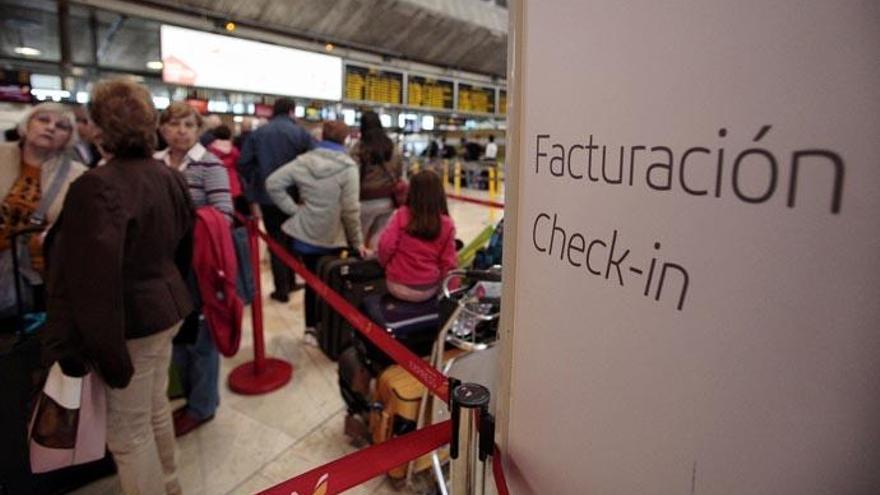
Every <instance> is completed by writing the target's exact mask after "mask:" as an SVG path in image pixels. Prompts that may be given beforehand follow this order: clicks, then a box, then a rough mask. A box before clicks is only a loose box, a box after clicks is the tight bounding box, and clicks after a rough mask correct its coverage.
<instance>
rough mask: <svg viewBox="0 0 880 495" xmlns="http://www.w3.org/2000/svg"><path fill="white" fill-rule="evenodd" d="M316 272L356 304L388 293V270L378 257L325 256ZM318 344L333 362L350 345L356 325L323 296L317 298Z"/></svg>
mask: <svg viewBox="0 0 880 495" xmlns="http://www.w3.org/2000/svg"><path fill="white" fill-rule="evenodd" d="M317 275H318V277H320V278H321V280H322V281H323V282H324V283H325V284H327V285H328V286H329V287H330V288H331V289H332V290H334V291H335V292H337V293H338V294H340V295H341V296H342V297H344V298H345V300H346V301H348V302H349V303H351V304H352V305H353V306H354V307H356V308H358V307H360V305H361V303H362V302H363V300H364V298H366V297H367V296H370V295H372V294H384V293H385V290H386V289H385V270H384V269H382V266H381V265H379V262H378V261H377V260H375V259H370V260H363V259H360V258H354V257H339V256H325V257H324V258H321V259H320V260H319V261H318V268H317ZM315 304H316V305H317V307H316V308H315V314H316V315H317V316H318V323H317V326H316V328H315V330H316V331H317V332H318V345H319V346H320V347H321V350H322V351H323V352H324V354H326V355H327V357H329V358H330V359H333V360H334V361H335V360H336V359H338V358H339V354H340V353H341V352H342V351H343V350H344V349H345V348H346V347H348V346H349V345H350V344H351V335H352V332H353V331H355V330H354V328H352V326H351V325H350V324H349V323H348V322H347V321H346V320H345V318H343V317H342V316H340V315H339V314H338V313H337V312H336V310H334V309H333V308H332V307H330V305H329V304H327V303H326V302H324V300H323V299H321V298H320V297H318V298H316V301H315Z"/></svg>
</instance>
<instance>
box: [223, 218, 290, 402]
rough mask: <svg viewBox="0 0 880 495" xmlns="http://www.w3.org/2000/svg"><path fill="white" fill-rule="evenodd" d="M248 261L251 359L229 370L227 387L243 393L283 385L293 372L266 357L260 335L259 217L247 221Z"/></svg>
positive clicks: (259, 392)
mask: <svg viewBox="0 0 880 495" xmlns="http://www.w3.org/2000/svg"><path fill="white" fill-rule="evenodd" d="M246 226H247V232H248V242H249V244H250V250H251V265H252V266H253V274H254V298H253V302H251V321H252V325H251V326H252V330H253V335H254V360H253V361H248V362H246V363H244V364H241V365H239V366H237V367H236V368H235V369H234V370H232V372H231V373H230V374H229V388H231V389H232V390H233V391H235V392H238V393H240V394H244V395H259V394H265V393H268V392H271V391H273V390H276V389H278V388H281V387H283V386H284V385H285V384H286V383H287V382H289V381H290V379H291V377H292V376H293V365H291V364H290V363H288V362H287V361H283V360H281V359H277V358H271V357H270V358H267V357H266V343H265V340H264V336H263V296H262V295H263V291H262V288H261V286H260V243H259V240H258V234H257V232H258V229H259V225H258V220H257V219H256V218H255V217H250V218H248V219H247V221H246Z"/></svg>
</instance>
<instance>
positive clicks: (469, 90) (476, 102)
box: [458, 83, 495, 113]
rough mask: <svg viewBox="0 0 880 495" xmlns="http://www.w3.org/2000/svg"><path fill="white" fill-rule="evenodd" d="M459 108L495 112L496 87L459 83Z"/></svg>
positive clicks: (460, 109)
mask: <svg viewBox="0 0 880 495" xmlns="http://www.w3.org/2000/svg"><path fill="white" fill-rule="evenodd" d="M458 110H459V111H461V112H476V113H495V88H489V87H485V86H471V85H470V84H464V83H458Z"/></svg>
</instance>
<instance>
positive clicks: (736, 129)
mask: <svg viewBox="0 0 880 495" xmlns="http://www.w3.org/2000/svg"><path fill="white" fill-rule="evenodd" d="M521 7H522V11H523V14H524V18H523V19H524V20H523V22H524V24H523V25H524V26H525V27H524V30H523V32H520V33H515V36H517V37H518V39H519V40H520V41H519V42H518V44H517V48H518V50H520V52H519V54H518V56H520V57H521V59H519V62H520V63H521V65H519V67H520V70H521V73H520V74H519V75H518V80H517V81H516V85H515V87H516V89H517V91H520V92H521V93H520V94H519V95H518V96H521V97H522V101H524V107H523V108H522V109H521V111H522V113H521V118H520V120H519V123H517V125H518V130H517V132H515V134H516V135H518V136H519V137H520V145H519V148H518V150H519V153H520V163H519V164H518V167H519V172H518V174H519V177H520V180H521V181H522V183H521V185H520V189H519V193H520V194H519V197H518V199H517V201H518V216H517V220H518V221H517V224H516V232H517V236H516V238H515V239H508V242H510V241H513V242H515V248H516V253H517V254H516V256H517V266H516V271H515V273H516V282H515V287H516V294H515V296H514V299H515V309H514V310H513V311H514V315H515V320H514V322H515V327H514V332H513V354H512V373H513V375H512V378H511V389H510V408H509V411H508V428H507V430H508V432H509V433H508V438H507V449H508V455H509V459H510V466H511V468H512V469H511V470H512V474H513V478H514V479H513V480H512V483H513V486H512V493H518V494H519V493H554V494H563V493H565V494H575V493H577V494H580V493H584V494H701V493H704V494H749V495H756V494H789V493H790V494H877V493H880V483H878V480H880V469H878V466H880V428H878V421H880V153H878V151H877V149H878V148H877V147H878V137H880V94H878V87H880V63H878V60H880V52H878V49H880V29H878V26H880V4H878V3H877V2H864V1H854V0H842V1H836V2H832V1H819V0H778V1H773V2H766V1H762V0H743V1H736V2H731V1H726V0H707V1H686V0H672V1H666V2H654V1H650V0H641V1H618V0H594V1H590V2H583V1H580V0H555V1H551V2H543V1H541V2H539V1H535V0H524V1H523V4H522V6H521ZM515 101H520V100H519V98H517V99H516V100H515ZM505 273H508V272H505Z"/></svg>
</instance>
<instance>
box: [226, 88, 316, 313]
mask: <svg viewBox="0 0 880 495" xmlns="http://www.w3.org/2000/svg"><path fill="white" fill-rule="evenodd" d="M295 108H296V102H295V101H294V100H293V99H292V98H279V99H277V100H275V106H274V108H273V109H272V113H273V117H272V120H270V121H269V123H268V124H266V125H264V126H262V127H260V128H259V129H257V130H256V131H254V132H253V133H251V135H250V136H249V137H248V139H247V140H246V141H245V143H244V149H242V150H241V158H239V160H238V171H239V172H240V173H241V176H242V177H243V178H244V180H245V182H246V192H245V194H246V195H247V198H248V200H249V201H251V203H257V204H258V205H259V210H260V213H261V214H262V216H263V224H265V225H266V230H267V231H268V232H269V235H270V236H272V237H273V238H274V239H275V240H277V241H278V242H280V243H281V244H282V245H285V246H286V245H287V244H288V242H287V239H286V236H285V235H284V233H283V232H282V231H281V224H283V223H284V221H285V220H287V215H285V214H284V212H282V211H281V210H280V209H278V207H277V206H275V203H273V202H272V199H271V198H270V197H269V195H268V194H267V193H266V177H269V175H271V174H272V172H274V171H275V170H277V169H278V168H280V167H281V166H282V165H284V164H285V163H288V162H290V161H292V160H293V159H294V158H296V157H297V156H299V155H300V154H302V153H305V152H306V151H309V150H310V149H312V138H311V136H310V135H309V133H308V132H306V130H305V129H303V128H302V127H300V126H298V125H297V124H296V121H295V119H294V115H293V113H294V110H295ZM271 262H272V279H273V280H274V282H275V291H274V292H272V294H271V297H272V299H275V300H276V301H281V302H287V301H288V294H289V293H290V291H291V290H292V289H293V288H294V278H293V272H291V270H290V269H289V268H287V267H286V266H285V265H284V264H283V263H282V262H281V260H279V259H278V258H277V257H275V255H274V254H273V255H272V256H271Z"/></svg>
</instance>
